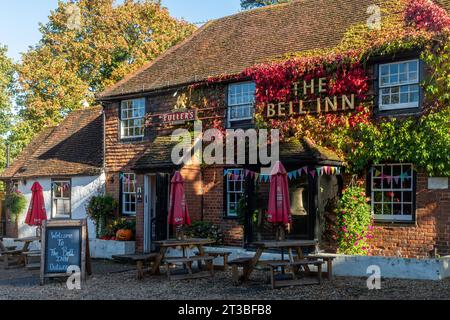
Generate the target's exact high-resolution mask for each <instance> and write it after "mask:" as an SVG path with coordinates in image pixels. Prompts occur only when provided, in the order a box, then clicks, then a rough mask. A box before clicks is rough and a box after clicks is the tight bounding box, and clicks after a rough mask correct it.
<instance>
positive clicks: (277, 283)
mask: <svg viewBox="0 0 450 320" xmlns="http://www.w3.org/2000/svg"><path fill="white" fill-rule="evenodd" d="M324 263H325V262H324V261H320V260H317V259H312V258H311V259H302V260H298V261H269V262H268V263H266V265H267V266H268V267H269V268H270V270H269V278H270V283H271V285H272V289H276V288H281V287H287V286H299V285H307V284H321V283H322V265H323V264H324ZM309 266H315V267H317V269H318V272H317V280H314V279H311V278H298V273H299V271H300V270H301V267H304V271H305V273H306V275H309V273H310V272H309V268H308V267H309ZM286 267H289V268H291V274H292V278H293V279H292V280H284V279H283V280H277V279H276V272H277V270H278V269H279V268H283V272H284V268H286Z"/></svg>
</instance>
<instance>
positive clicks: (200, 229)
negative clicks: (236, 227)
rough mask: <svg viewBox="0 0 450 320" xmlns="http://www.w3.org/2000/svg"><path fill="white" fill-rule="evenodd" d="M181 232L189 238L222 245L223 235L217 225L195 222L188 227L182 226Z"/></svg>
mask: <svg viewBox="0 0 450 320" xmlns="http://www.w3.org/2000/svg"><path fill="white" fill-rule="evenodd" d="M183 231H184V233H185V235H186V236H188V237H191V238H202V239H212V240H214V241H215V244H216V245H221V244H223V234H222V231H221V230H220V227H219V226H218V225H215V224H213V223H210V222H205V221H196V222H194V223H192V225H190V226H184V227H183Z"/></svg>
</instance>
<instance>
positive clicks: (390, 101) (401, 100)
mask: <svg viewBox="0 0 450 320" xmlns="http://www.w3.org/2000/svg"><path fill="white" fill-rule="evenodd" d="M379 88H380V91H379V99H380V101H379V106H380V110H381V111H386V110H396V109H409V108H418V107H419V92H420V90H419V60H417V59H416V60H408V61H401V62H394V63H387V64H381V65H380V67H379Z"/></svg>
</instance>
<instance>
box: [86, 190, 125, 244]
mask: <svg viewBox="0 0 450 320" xmlns="http://www.w3.org/2000/svg"><path fill="white" fill-rule="evenodd" d="M117 207H118V202H117V200H115V199H114V198H113V197H111V196H110V195H99V196H94V197H92V198H91V199H90V200H89V203H88V204H87V205H86V212H87V214H88V216H89V217H90V218H91V219H92V220H94V221H95V228H96V232H97V236H100V233H101V232H102V231H103V230H104V227H105V225H106V221H107V219H109V218H111V217H113V216H114V212H115V210H116V209H117Z"/></svg>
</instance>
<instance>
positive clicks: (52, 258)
mask: <svg viewBox="0 0 450 320" xmlns="http://www.w3.org/2000/svg"><path fill="white" fill-rule="evenodd" d="M41 242H42V245H41V284H44V281H45V278H56V277H67V276H68V274H67V270H68V268H69V267H72V266H77V267H78V268H79V269H80V271H81V279H82V280H83V281H84V280H85V278H86V265H87V263H89V247H88V245H89V241H88V236H87V221H86V220H52V221H45V222H44V224H43V229H42V241H41ZM89 269H90V266H89ZM88 271H90V270H88Z"/></svg>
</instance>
